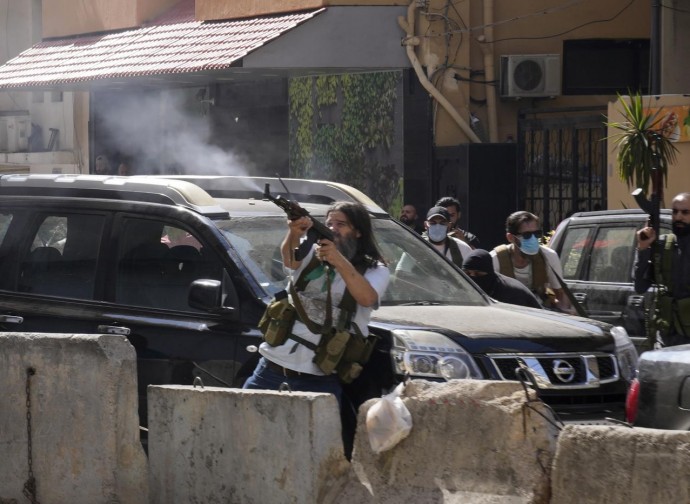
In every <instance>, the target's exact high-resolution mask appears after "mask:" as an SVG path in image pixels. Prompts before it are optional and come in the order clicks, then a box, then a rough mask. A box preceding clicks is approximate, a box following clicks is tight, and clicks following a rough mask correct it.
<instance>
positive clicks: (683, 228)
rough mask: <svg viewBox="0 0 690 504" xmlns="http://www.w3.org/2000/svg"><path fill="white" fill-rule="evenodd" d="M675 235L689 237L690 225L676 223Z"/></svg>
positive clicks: (674, 227) (674, 226) (674, 224)
mask: <svg viewBox="0 0 690 504" xmlns="http://www.w3.org/2000/svg"><path fill="white" fill-rule="evenodd" d="M673 234H674V235H676V236H687V235H688V234H690V225H688V224H686V223H685V222H678V221H676V222H674V223H673Z"/></svg>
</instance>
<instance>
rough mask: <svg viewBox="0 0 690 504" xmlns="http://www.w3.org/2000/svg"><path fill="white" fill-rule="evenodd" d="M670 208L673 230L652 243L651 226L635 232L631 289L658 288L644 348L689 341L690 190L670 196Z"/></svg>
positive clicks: (653, 236) (652, 230)
mask: <svg viewBox="0 0 690 504" xmlns="http://www.w3.org/2000/svg"><path fill="white" fill-rule="evenodd" d="M671 209H672V210H671V211H672V217H671V222H672V226H673V227H672V229H673V233H669V234H666V235H661V237H660V238H659V241H658V242H657V243H656V244H655V242H656V240H657V236H656V232H655V231H654V228H652V227H651V226H647V227H644V228H642V229H640V230H639V231H638V232H637V253H636V257H635V267H634V278H635V291H637V293H638V294H642V293H643V292H645V291H646V290H647V289H649V287H651V286H652V284H653V283H654V284H656V285H657V288H658V294H657V296H656V303H655V306H654V307H653V310H654V314H652V317H651V324H650V326H651V330H649V331H648V336H649V338H648V342H647V346H646V348H645V349H649V348H652V347H665V346H673V345H682V344H684V343H690V193H686V192H684V193H680V194H678V195H677V196H676V197H675V198H673V201H672V203H671ZM655 251H656V252H655ZM648 329H650V328H648Z"/></svg>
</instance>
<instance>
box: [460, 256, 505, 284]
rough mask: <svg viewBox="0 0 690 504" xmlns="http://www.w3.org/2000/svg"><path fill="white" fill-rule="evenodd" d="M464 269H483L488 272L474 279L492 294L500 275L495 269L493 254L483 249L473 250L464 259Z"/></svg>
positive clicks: (473, 278)
mask: <svg viewBox="0 0 690 504" xmlns="http://www.w3.org/2000/svg"><path fill="white" fill-rule="evenodd" d="M462 269H464V270H475V271H483V272H484V273H486V275H483V276H475V277H472V280H473V281H474V283H476V284H477V285H479V287H481V288H482V290H483V291H484V292H486V293H487V294H491V292H492V290H493V288H494V285H495V284H496V280H498V276H497V275H496V272H495V271H494V263H493V259H492V258H491V254H489V253H488V252H487V251H486V250H483V249H477V250H473V251H472V252H471V253H470V254H468V255H467V257H465V259H464V260H463V261H462Z"/></svg>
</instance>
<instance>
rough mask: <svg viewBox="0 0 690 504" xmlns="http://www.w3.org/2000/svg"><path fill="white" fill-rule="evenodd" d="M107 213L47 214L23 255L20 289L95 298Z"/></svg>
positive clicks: (64, 295) (40, 221)
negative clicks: (103, 214)
mask: <svg viewBox="0 0 690 504" xmlns="http://www.w3.org/2000/svg"><path fill="white" fill-rule="evenodd" d="M104 222H105V217H104V216H102V215H83V214H65V215H45V216H43V217H42V218H40V219H39V222H38V226H37V227H36V230H35V232H30V238H31V246H30V247H29V248H28V249H27V250H25V251H23V252H22V254H21V257H20V274H19V282H18V287H17V288H18V290H19V291H20V292H31V293H35V294H49V295H53V296H61V297H66V298H78V299H93V295H94V285H95V279H96V268H97V263H98V251H99V248H100V244H101V236H102V233H103V225H104Z"/></svg>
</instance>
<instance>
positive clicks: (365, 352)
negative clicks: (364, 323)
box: [337, 324, 378, 383]
mask: <svg viewBox="0 0 690 504" xmlns="http://www.w3.org/2000/svg"><path fill="white" fill-rule="evenodd" d="M354 327H355V333H354V334H352V335H351V337H350V341H349V343H348V345H347V348H346V349H345V353H344V354H343V357H342V359H341V360H340V362H339V363H338V367H337V372H338V378H340V381H342V382H343V383H351V382H352V381H353V380H355V379H356V378H357V377H359V375H360V374H361V373H362V370H363V369H364V365H365V364H366V363H367V362H369V359H370V358H371V354H372V352H373V351H374V347H375V346H376V340H377V339H378V337H377V336H374V335H373V334H370V335H369V336H364V335H363V334H362V331H360V330H359V327H357V325H356V324H355V325H354Z"/></svg>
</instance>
